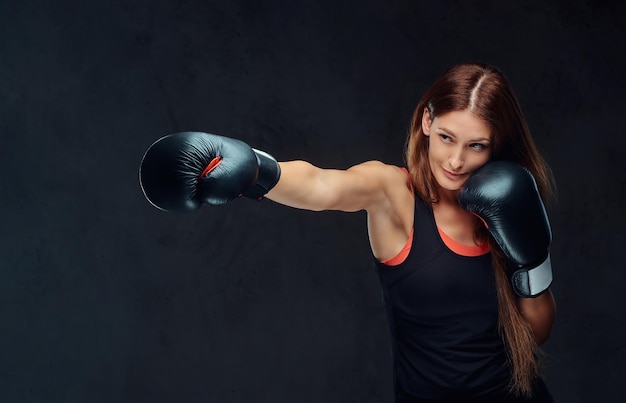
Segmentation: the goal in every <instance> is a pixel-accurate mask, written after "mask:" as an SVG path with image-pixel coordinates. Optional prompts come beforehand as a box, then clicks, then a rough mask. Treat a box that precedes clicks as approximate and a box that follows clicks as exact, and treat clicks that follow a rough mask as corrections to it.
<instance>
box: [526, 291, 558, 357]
mask: <svg viewBox="0 0 626 403" xmlns="http://www.w3.org/2000/svg"><path fill="white" fill-rule="evenodd" d="M517 307H518V309H519V311H520V313H521V314H522V316H523V317H524V318H525V319H526V321H528V323H529V324H530V327H531V328H532V331H533V333H534V335H535V340H536V341H537V344H538V345H541V344H543V343H545V342H546V340H548V337H549V336H550V331H551V330H552V324H553V323H554V317H555V313H556V303H555V301H554V295H553V294H552V291H550V290H547V291H546V292H544V293H543V294H541V295H539V296H538V297H535V298H518V299H517Z"/></svg>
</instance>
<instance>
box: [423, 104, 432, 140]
mask: <svg viewBox="0 0 626 403" xmlns="http://www.w3.org/2000/svg"><path fill="white" fill-rule="evenodd" d="M432 123H433V121H432V120H431V119H430V112H428V108H424V114H423V115H422V131H423V132H424V134H425V135H426V136H429V135H430V125H431V124H432Z"/></svg>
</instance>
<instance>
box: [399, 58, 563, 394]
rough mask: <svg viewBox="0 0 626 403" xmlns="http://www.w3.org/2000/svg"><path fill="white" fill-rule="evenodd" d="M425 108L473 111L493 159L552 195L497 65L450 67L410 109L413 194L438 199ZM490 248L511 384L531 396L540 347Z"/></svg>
mask: <svg viewBox="0 0 626 403" xmlns="http://www.w3.org/2000/svg"><path fill="white" fill-rule="evenodd" d="M425 110H428V112H429V115H430V119H434V118H435V117H437V116H442V115H444V114H446V113H448V112H453V111H465V110H467V111H470V112H472V113H474V114H475V115H476V116H477V117H479V118H480V119H482V120H483V121H484V122H485V123H486V124H487V125H488V127H489V128H490V129H491V134H492V146H491V147H492V148H491V150H492V154H491V159H492V160H507V161H513V162H517V163H519V164H521V165H523V166H525V167H526V168H528V170H529V171H530V172H531V173H532V174H533V176H534V177H535V180H536V182H537V187H538V189H539V192H540V194H541V196H542V198H543V199H544V202H545V201H547V199H550V198H551V196H552V195H553V191H554V186H553V183H554V182H553V179H552V174H551V171H550V169H549V167H548V166H547V164H546V163H545V161H544V159H543V158H542V157H541V155H540V153H539V151H538V150H537V147H536V146H535V143H534V142H533V139H532V137H531V134H530V130H529V128H528V124H527V123H526V119H525V118H524V115H523V114H522V110H521V107H520V105H519V102H518V100H517V97H516V96H515V94H514V92H513V89H512V88H511V85H510V84H509V82H508V80H507V79H506V77H505V76H504V74H503V73H502V72H501V71H500V70H498V69H497V68H496V67H493V66H489V65H486V64H481V63H466V64H460V65H456V66H454V67H452V68H450V69H449V70H447V71H446V72H445V73H444V74H443V75H442V76H441V77H440V78H439V79H438V80H437V81H436V82H435V83H434V84H433V85H432V86H431V87H430V88H429V89H428V90H427V91H426V93H425V94H424V96H423V97H422V99H421V100H420V102H419V103H418V105H417V108H416V109H415V112H414V113H413V118H412V121H411V128H410V132H409V135H408V138H407V142H406V156H405V158H406V163H407V166H408V169H409V172H410V174H411V180H412V182H413V186H414V187H415V191H416V193H417V195H418V196H419V197H421V198H422V199H423V200H425V201H426V202H427V203H429V204H430V205H431V206H432V204H433V203H436V202H437V201H438V200H439V194H438V192H437V185H436V181H435V178H434V176H433V174H432V171H431V168H430V164H429V161H428V138H427V136H425V135H424V133H423V131H422V116H423V114H424V111H425ZM486 236H488V235H487V234H486V231H485V228H484V226H483V225H481V224H480V223H477V225H476V230H475V237H476V238H478V239H480V238H484V237H486ZM489 246H490V249H491V251H492V262H493V267H494V273H495V279H496V288H497V294H498V323H499V330H500V333H501V335H502V337H503V339H504V341H505V344H506V346H507V352H508V358H509V362H510V367H511V374H512V378H511V385H510V388H511V390H512V391H513V392H515V393H516V394H523V395H530V394H531V393H532V387H531V385H532V381H533V379H534V378H535V377H536V376H537V375H538V373H539V361H538V354H537V353H538V352H539V347H538V345H537V343H536V342H535V339H534V336H533V333H532V330H531V328H530V325H529V324H528V322H527V321H526V320H525V319H524V318H523V316H522V315H521V313H520V312H519V310H518V308H517V304H516V298H515V296H514V295H513V292H512V290H511V286H510V284H509V280H508V276H507V273H506V266H507V265H506V257H505V256H504V255H503V254H502V252H501V250H500V249H499V247H498V246H497V244H496V242H495V241H494V240H493V238H492V237H490V236H489Z"/></svg>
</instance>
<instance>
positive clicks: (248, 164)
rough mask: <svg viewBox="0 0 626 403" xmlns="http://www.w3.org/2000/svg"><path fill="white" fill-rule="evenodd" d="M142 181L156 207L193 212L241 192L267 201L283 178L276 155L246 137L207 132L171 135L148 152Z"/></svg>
mask: <svg viewBox="0 0 626 403" xmlns="http://www.w3.org/2000/svg"><path fill="white" fill-rule="evenodd" d="M139 171H140V174H139V181H140V184H141V188H142V190H143V193H144V195H145V196H146V198H147V199H148V201H149V202H150V203H151V204H152V205H154V206H155V207H157V208H159V209H161V210H165V211H174V212H187V211H192V210H195V209H197V208H199V207H201V206H202V205H203V203H206V204H212V205H219V204H224V203H226V202H228V201H230V200H232V199H234V198H236V197H238V196H246V197H250V198H254V199H259V200H260V199H261V198H262V197H263V195H264V194H266V193H267V192H268V191H269V190H270V189H272V188H273V187H274V186H275V185H276V183H277V182H278V179H279V178H280V166H279V165H278V162H277V161H276V159H274V157H272V156H271V155H269V154H267V153H265V152H263V151H259V150H255V149H253V148H251V147H250V146H249V145H248V144H246V143H244V142H243V141H240V140H236V139H232V138H228V137H223V136H218V135H215V134H209V133H202V132H181V133H175V134H170V135H167V136H165V137H162V138H160V139H158V140H157V141H155V142H154V143H153V144H152V145H151V146H150V147H149V148H148V150H147V151H146V152H145V154H144V156H143V158H142V160H141V166H140V170H139Z"/></svg>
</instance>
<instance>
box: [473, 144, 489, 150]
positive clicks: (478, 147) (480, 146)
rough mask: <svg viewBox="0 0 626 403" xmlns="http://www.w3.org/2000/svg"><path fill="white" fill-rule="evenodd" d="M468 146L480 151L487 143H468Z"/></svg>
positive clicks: (484, 148) (485, 147)
mask: <svg viewBox="0 0 626 403" xmlns="http://www.w3.org/2000/svg"><path fill="white" fill-rule="evenodd" d="M470 148H471V149H473V150H476V151H482V150H486V149H487V144H483V143H472V144H470Z"/></svg>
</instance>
